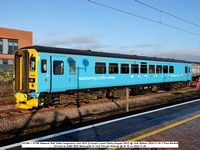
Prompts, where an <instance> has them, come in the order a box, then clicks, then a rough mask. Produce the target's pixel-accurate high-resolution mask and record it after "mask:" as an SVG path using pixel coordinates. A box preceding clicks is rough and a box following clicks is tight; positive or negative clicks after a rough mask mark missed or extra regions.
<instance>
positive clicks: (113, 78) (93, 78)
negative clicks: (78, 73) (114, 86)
mask: <svg viewBox="0 0 200 150" xmlns="http://www.w3.org/2000/svg"><path fill="white" fill-rule="evenodd" d="M79 80H82V81H84V80H94V81H97V80H115V76H100V77H79Z"/></svg>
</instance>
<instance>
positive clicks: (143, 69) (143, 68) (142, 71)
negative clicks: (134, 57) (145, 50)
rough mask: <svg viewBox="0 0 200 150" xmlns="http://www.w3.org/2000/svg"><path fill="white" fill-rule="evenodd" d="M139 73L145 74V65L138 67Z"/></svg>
mask: <svg viewBox="0 0 200 150" xmlns="http://www.w3.org/2000/svg"><path fill="white" fill-rule="evenodd" d="M140 70H141V73H147V65H141V66H140Z"/></svg>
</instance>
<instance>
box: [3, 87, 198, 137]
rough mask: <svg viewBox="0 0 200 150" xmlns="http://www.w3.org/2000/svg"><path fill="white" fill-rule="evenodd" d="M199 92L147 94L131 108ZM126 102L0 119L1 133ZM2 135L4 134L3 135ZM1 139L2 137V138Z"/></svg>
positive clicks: (134, 100)
mask: <svg viewBox="0 0 200 150" xmlns="http://www.w3.org/2000/svg"><path fill="white" fill-rule="evenodd" d="M190 91H193V92H199V93H200V91H199V89H197V88H185V89H184V90H182V91H171V92H165V93H156V94H146V95H142V96H141V95H140V96H135V97H133V98H130V99H129V106H130V107H136V106H140V105H146V104H149V103H156V102H161V101H169V100H172V99H174V98H178V97H180V96H181V95H184V93H185V94H186V93H188V92H189V93H190ZM125 106H126V100H125V99H123V100H116V101H114V102H112V101H109V102H103V103H94V104H86V105H83V106H81V107H69V108H67V107H66V109H63V110H56V111H53V112H45V113H38V112H37V111H36V112H35V113H33V114H31V115H25V116H22V117H16V118H10V119H7V118H3V119H0V132H1V133H3V132H4V131H9V130H18V129H26V128H27V127H31V126H36V125H41V124H47V123H56V122H59V121H63V120H65V121H71V119H73V118H80V117H82V116H84V115H87V114H93V115H95V114H101V113H104V112H107V111H112V110H118V109H122V108H125ZM6 107H7V109H8V107H9V109H14V108H16V106H14V105H10V106H2V107H0V110H4V109H6ZM1 135H2V134H1ZM0 138H1V137H0Z"/></svg>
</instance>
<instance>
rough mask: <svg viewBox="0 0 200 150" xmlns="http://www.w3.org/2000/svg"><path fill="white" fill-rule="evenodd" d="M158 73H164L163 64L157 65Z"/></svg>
mask: <svg viewBox="0 0 200 150" xmlns="http://www.w3.org/2000/svg"><path fill="white" fill-rule="evenodd" d="M156 73H162V66H161V65H157V66H156Z"/></svg>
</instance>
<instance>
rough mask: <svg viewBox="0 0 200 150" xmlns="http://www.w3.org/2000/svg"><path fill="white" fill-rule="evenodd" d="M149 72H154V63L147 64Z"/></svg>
mask: <svg viewBox="0 0 200 150" xmlns="http://www.w3.org/2000/svg"><path fill="white" fill-rule="evenodd" d="M149 73H155V65H149Z"/></svg>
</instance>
